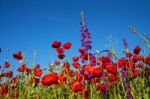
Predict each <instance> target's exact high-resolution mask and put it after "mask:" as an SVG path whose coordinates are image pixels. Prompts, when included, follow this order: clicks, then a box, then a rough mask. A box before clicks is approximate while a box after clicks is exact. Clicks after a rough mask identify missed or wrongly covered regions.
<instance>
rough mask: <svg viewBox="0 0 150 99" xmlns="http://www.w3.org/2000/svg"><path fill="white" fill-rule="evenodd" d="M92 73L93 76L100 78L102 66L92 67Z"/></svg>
mask: <svg viewBox="0 0 150 99" xmlns="http://www.w3.org/2000/svg"><path fill="white" fill-rule="evenodd" d="M90 73H91V74H93V76H96V77H98V76H100V75H102V73H103V72H102V70H101V67H100V66H92V67H90Z"/></svg>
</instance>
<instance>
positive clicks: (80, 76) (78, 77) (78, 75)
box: [75, 72, 83, 82]
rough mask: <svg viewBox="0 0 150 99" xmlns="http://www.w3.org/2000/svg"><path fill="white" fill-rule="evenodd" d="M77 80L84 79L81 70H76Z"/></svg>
mask: <svg viewBox="0 0 150 99" xmlns="http://www.w3.org/2000/svg"><path fill="white" fill-rule="evenodd" d="M75 75H76V80H77V81H78V82H81V81H82V80H83V76H82V75H81V74H80V73H79V72H76V74H75Z"/></svg>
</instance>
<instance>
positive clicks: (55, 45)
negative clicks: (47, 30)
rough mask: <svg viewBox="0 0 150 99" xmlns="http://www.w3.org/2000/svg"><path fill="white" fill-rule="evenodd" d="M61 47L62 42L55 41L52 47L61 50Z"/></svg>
mask: <svg viewBox="0 0 150 99" xmlns="http://www.w3.org/2000/svg"><path fill="white" fill-rule="evenodd" d="M60 46H61V42H60V41H54V42H53V43H52V47H53V48H59V47H60Z"/></svg>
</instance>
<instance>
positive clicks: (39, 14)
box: [0, 0, 150, 67]
mask: <svg viewBox="0 0 150 99" xmlns="http://www.w3.org/2000/svg"><path fill="white" fill-rule="evenodd" d="M149 5H150V1H149V0H0V47H1V48H2V53H1V55H0V64H3V61H4V60H5V59H6V57H8V58H9V60H10V61H11V62H12V63H13V62H14V59H12V53H14V52H17V51H18V50H21V51H24V50H25V51H26V53H27V58H28V60H29V63H30V62H31V60H32V57H33V52H34V50H37V58H36V63H40V64H41V66H42V67H44V66H46V65H47V64H48V63H49V62H50V61H51V56H52V57H53V58H55V56H56V54H55V51H54V49H51V43H52V41H54V40H60V41H62V42H66V41H71V42H72V43H73V46H72V48H71V49H70V50H68V51H67V52H66V55H67V57H69V56H73V55H77V54H78V51H77V50H78V48H79V47H80V46H81V43H80V34H81V33H80V11H81V10H83V11H84V12H85V15H86V20H87V23H88V27H89V30H90V31H91V33H92V40H93V43H92V46H93V50H92V51H94V50H96V49H99V50H104V49H105V43H106V37H108V36H109V35H110V34H111V35H112V37H115V38H117V40H118V43H117V49H118V50H119V53H121V52H122V49H123V43H122V38H123V37H125V38H126V39H127V41H128V43H129V48H130V50H132V49H133V47H134V46H135V45H137V44H141V43H140V42H139V38H138V36H137V35H135V34H133V33H131V32H130V30H129V29H128V26H129V25H133V26H135V27H137V28H138V30H140V31H141V32H144V33H145V32H146V33H150V28H149V26H150V19H149V18H150V13H149V12H150V6H149ZM7 48H9V49H10V52H9V53H6V49H7Z"/></svg>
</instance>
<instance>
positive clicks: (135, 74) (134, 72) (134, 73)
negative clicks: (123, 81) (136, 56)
mask: <svg viewBox="0 0 150 99" xmlns="http://www.w3.org/2000/svg"><path fill="white" fill-rule="evenodd" d="M132 73H133V76H138V75H139V74H140V72H139V70H137V69H135V70H133V71H132Z"/></svg>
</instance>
